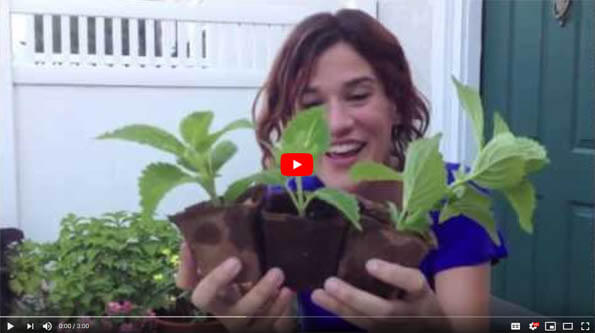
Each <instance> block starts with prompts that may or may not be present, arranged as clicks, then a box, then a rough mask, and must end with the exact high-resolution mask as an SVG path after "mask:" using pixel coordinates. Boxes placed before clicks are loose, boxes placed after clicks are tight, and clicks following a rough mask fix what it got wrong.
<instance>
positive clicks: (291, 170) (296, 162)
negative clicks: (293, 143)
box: [281, 153, 314, 177]
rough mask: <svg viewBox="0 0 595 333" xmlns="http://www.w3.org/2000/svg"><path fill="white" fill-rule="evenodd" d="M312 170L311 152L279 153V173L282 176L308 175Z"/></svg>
mask: <svg viewBox="0 0 595 333" xmlns="http://www.w3.org/2000/svg"><path fill="white" fill-rule="evenodd" d="M313 172H314V159H313V158H312V155H311V154H303V153H286V154H282V155H281V173H282V174H283V176H289V177H301V176H310V175H312V173H313Z"/></svg>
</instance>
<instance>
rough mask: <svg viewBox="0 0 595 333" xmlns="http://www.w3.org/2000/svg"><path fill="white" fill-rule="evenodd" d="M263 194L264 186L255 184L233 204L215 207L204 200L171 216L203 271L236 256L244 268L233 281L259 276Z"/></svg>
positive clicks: (242, 280) (208, 270) (241, 281)
mask: <svg viewBox="0 0 595 333" xmlns="http://www.w3.org/2000/svg"><path fill="white" fill-rule="evenodd" d="M263 194H264V188H263V187H256V188H252V189H250V190H249V191H247V192H246V193H245V194H243V195H242V196H241V197H240V198H239V199H238V200H237V201H236V202H235V203H234V204H231V205H225V206H221V207H214V206H213V205H212V204H210V203H209V202H202V203H198V204H196V205H193V206H190V207H188V208H186V209H185V210H184V211H183V212H181V213H178V214H176V215H173V216H170V217H169V219H170V221H172V222H173V223H175V224H176V225H177V226H178V228H179V229H180V230H181V232H182V234H183V236H184V239H185V240H186V242H187V244H188V245H189V247H190V250H191V251H192V256H193V258H194V260H195V261H196V263H197V265H198V267H199V269H200V270H201V272H202V273H203V274H207V273H208V272H210V271H211V270H213V269H214V268H215V267H217V266H218V265H219V264H221V263H222V262H223V261H225V259H227V258H229V257H231V256H235V257H238V258H239V259H240V260H241V261H242V270H241V272H240V273H239V274H238V276H237V278H236V279H235V280H234V282H236V283H244V282H256V281H258V280H259V278H260V277H261V276H262V270H261V267H260V259H259V258H260V257H261V249H260V244H261V241H260V240H259V239H258V238H259V234H260V232H259V230H258V225H257V216H258V210H259V205H260V204H261V202H262V196H263Z"/></svg>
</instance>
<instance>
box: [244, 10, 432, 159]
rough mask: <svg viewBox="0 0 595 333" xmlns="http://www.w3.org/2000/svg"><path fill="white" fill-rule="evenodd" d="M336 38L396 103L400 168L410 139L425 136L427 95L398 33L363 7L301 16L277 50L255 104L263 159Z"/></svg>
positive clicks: (396, 146)
mask: <svg viewBox="0 0 595 333" xmlns="http://www.w3.org/2000/svg"><path fill="white" fill-rule="evenodd" d="M338 42H345V43H347V44H349V45H350V46H351V47H353V48H354V49H355V50H356V51H357V52H358V53H359V54H360V55H361V56H362V57H363V58H364V59H366V61H368V63H370V65H371V66H372V68H373V70H374V71H375V74H376V75H377V77H378V78H379V79H380V82H381V83H382V86H383V89H384V92H385V94H386V96H387V97H388V99H389V100H390V101H391V102H393V103H394V104H395V105H396V112H398V113H399V116H400V119H401V123H400V124H399V125H396V126H394V127H393V128H392V141H393V142H392V144H393V152H392V154H393V155H394V157H396V160H397V162H396V163H397V164H396V168H397V169H399V170H401V169H402V168H403V165H404V162H405V150H406V148H407V145H408V144H409V142H411V141H412V140H415V139H417V138H420V137H423V135H424V133H425V132H426V130H427V127H428V123H429V112H428V106H427V104H426V100H425V98H424V97H423V96H422V95H421V93H420V92H419V91H418V90H417V89H416V88H415V87H414V85H413V82H412V79H411V72H410V70H409V64H408V63H407V60H406V59H405V54H404V52H403V49H402V48H401V45H400V44H399V41H398V40H397V38H396V37H395V36H394V35H393V34H392V33H391V32H390V31H389V30H388V29H386V28H385V27H384V26H382V24H380V23H379V22H378V21H377V20H375V19H374V18H373V17H371V16H370V15H368V14H366V13H365V12H362V11H360V10H354V9H342V10H340V11H338V12H337V13H336V14H334V15H333V14H331V13H319V14H315V15H312V16H309V17H307V18H306V19H304V20H303V21H301V22H300V23H299V24H298V25H297V26H296V27H295V28H294V29H293V31H292V32H291V33H290V35H289V36H288V38H287V39H286V40H285V43H284V44H283V46H282V47H281V50H280V51H279V53H278V54H277V57H276V59H275V61H274V62H273V66H272V68H271V71H270V73H269V75H268V77H267V79H266V81H265V83H264V85H263V87H262V88H261V89H260V91H259V92H258V94H257V96H256V98H255V100H254V105H253V108H252V117H253V119H254V122H255V123H256V137H257V140H258V144H259V146H260V148H261V150H262V152H263V156H262V165H263V167H266V166H267V165H268V164H269V163H270V160H271V158H272V152H271V150H270V147H271V146H272V144H273V142H274V141H276V140H278V139H279V137H280V135H281V132H282V130H283V128H284V127H285V125H286V124H287V122H288V121H289V119H291V117H292V116H293V114H294V112H296V111H297V110H299V109H300V105H299V100H300V98H299V97H300V96H301V95H302V93H303V92H304V90H305V88H306V86H307V85H308V82H309V80H310V75H311V73H312V70H313V67H314V65H315V62H316V60H317V59H318V57H319V56H320V55H321V54H322V53H323V52H324V51H326V50H327V49H329V48H330V47H331V46H333V45H335V44H336V43H338Z"/></svg>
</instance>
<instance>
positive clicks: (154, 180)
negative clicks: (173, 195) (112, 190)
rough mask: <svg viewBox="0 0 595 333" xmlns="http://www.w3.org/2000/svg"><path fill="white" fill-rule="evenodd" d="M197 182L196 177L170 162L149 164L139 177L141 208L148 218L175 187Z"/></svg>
mask: <svg viewBox="0 0 595 333" xmlns="http://www.w3.org/2000/svg"><path fill="white" fill-rule="evenodd" d="M191 182H196V179H195V178H193V177H191V176H190V175H188V174H186V173H185V172H184V171H182V170H180V169H179V168H178V167H177V166H175V165H172V164H168V163H153V164H149V165H148V166H147V167H146V168H145V169H144V170H143V173H142V175H141V177H140V179H139V191H140V197H141V202H140V205H141V208H142V210H143V215H144V216H145V217H146V218H149V217H152V216H153V213H154V212H155V209H156V208H157V205H158V204H159V202H160V201H161V199H163V197H164V196H165V194H166V193H167V192H169V191H170V190H171V189H173V188H174V187H176V186H178V185H181V184H185V183H191Z"/></svg>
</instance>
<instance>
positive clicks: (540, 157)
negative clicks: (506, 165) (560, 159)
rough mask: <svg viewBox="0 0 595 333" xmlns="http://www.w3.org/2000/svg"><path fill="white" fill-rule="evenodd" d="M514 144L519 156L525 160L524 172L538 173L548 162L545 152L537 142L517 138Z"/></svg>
mask: <svg viewBox="0 0 595 333" xmlns="http://www.w3.org/2000/svg"><path fill="white" fill-rule="evenodd" d="M516 144H517V149H519V154H520V155H521V156H522V157H523V159H524V160H525V172H527V173H530V172H536V171H539V170H541V169H542V168H543V167H544V166H546V165H547V164H548V163H549V162H550V160H549V158H548V157H547V151H546V150H545V148H544V147H543V146H542V145H540V144H539V143H538V142H537V141H535V140H532V139H529V138H524V137H518V138H516Z"/></svg>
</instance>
